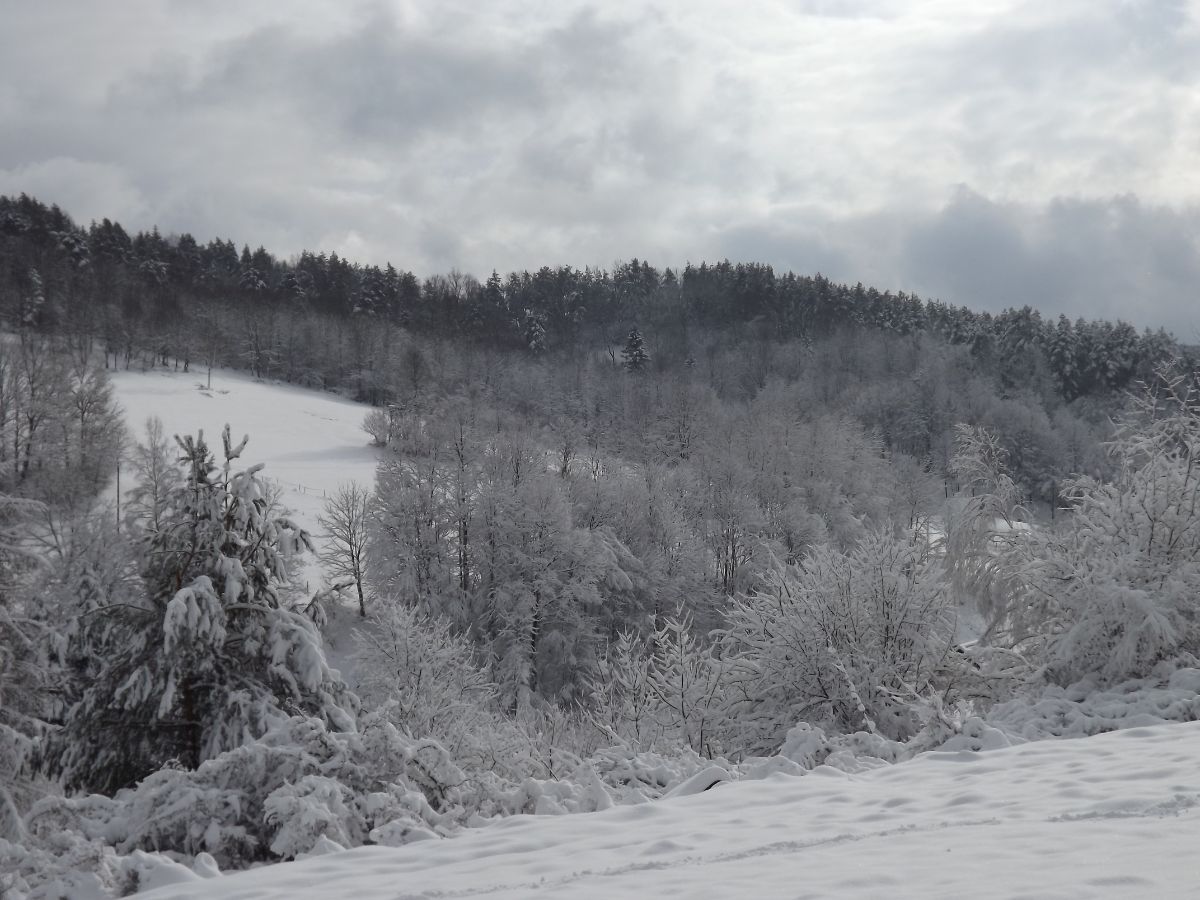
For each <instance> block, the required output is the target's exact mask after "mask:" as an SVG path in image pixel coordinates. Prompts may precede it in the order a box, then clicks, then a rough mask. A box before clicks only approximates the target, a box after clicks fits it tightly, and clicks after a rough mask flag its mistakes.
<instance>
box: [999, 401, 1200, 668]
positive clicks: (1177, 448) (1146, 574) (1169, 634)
mask: <svg viewBox="0 0 1200 900" xmlns="http://www.w3.org/2000/svg"><path fill="white" fill-rule="evenodd" d="M1165 387H1166V391H1167V393H1166V396H1165V397H1159V398H1157V399H1153V398H1148V399H1144V400H1143V401H1142V403H1141V405H1142V409H1141V411H1140V412H1141V416H1140V419H1139V420H1138V421H1136V422H1132V423H1130V424H1127V425H1126V426H1124V427H1123V428H1122V429H1121V431H1120V432H1119V434H1118V436H1117V438H1116V440H1115V441H1114V442H1113V443H1112V444H1111V446H1110V453H1111V457H1112V461H1113V462H1114V463H1115V466H1116V474H1115V476H1114V477H1113V478H1112V480H1111V481H1108V482H1101V481H1098V480H1096V479H1093V478H1090V477H1078V478H1075V479H1074V480H1072V481H1071V482H1069V483H1068V484H1067V485H1066V486H1065V487H1064V489H1063V496H1064V497H1066V498H1067V505H1068V515H1066V516H1062V517H1060V518H1059V519H1058V522H1057V527H1055V528H1053V529H1050V528H1041V529H1034V530H1032V531H1031V532H1028V533H1026V534H1024V535H1023V536H1022V537H1021V538H1020V539H1019V540H1015V541H1012V542H1009V544H1007V545H1006V546H1005V547H1004V550H1003V555H1002V557H1001V559H1000V564H1001V565H1002V566H1003V567H1004V569H1005V571H1006V572H1007V573H1008V575H1009V583H1010V585H1011V588H1012V589H1011V591H1010V594H1009V598H1008V599H1009V605H1008V607H1007V615H1008V621H1009V627H1010V633H1011V640H1013V641H1014V642H1016V641H1020V640H1021V639H1025V644H1026V645H1027V646H1029V647H1030V653H1031V655H1033V658H1034V661H1038V660H1040V661H1041V662H1042V663H1043V664H1044V666H1045V673H1046V675H1047V677H1048V678H1050V679H1051V680H1053V681H1056V682H1059V683H1064V684H1066V683H1071V682H1074V681H1077V680H1079V679H1081V678H1083V677H1085V676H1088V675H1094V676H1098V677H1100V678H1102V679H1104V680H1106V681H1115V680H1120V679H1123V678H1133V677H1142V676H1145V675H1146V674H1147V673H1148V672H1149V671H1150V669H1151V668H1153V666H1154V665H1155V664H1156V663H1159V662H1161V661H1163V660H1187V661H1189V664H1192V665H1194V664H1195V660H1196V658H1197V657H1200V604H1198V603H1197V597H1200V393H1198V392H1197V390H1196V388H1195V387H1190V388H1189V387H1188V386H1187V383H1186V382H1184V381H1183V380H1178V379H1177V380H1174V381H1173V382H1167V383H1166V385H1165Z"/></svg>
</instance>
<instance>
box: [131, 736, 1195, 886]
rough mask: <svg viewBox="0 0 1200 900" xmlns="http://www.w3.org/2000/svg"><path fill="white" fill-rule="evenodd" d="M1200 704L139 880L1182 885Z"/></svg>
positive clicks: (1187, 867)
mask: <svg viewBox="0 0 1200 900" xmlns="http://www.w3.org/2000/svg"><path fill="white" fill-rule="evenodd" d="M1197 759H1200V723H1188V724H1177V725H1164V726H1157V727H1154V728H1135V729H1128V730H1124V731H1118V732H1112V733H1109V734H1103V735H1099V736H1096V737H1091V738H1082V739H1077V740H1061V741H1040V742H1037V743H1032V744H1025V745H1021V746H1019V747H1011V748H1006V749H1002V750H993V751H988V752H984V753H970V752H966V751H963V752H934V753H928V754H925V755H923V756H921V757H919V758H917V759H914V760H912V761H910V762H906V763H901V764H899V765H895V766H886V767H883V768H879V769H875V770H873V771H869V772H865V773H860V774H856V775H852V774H846V773H844V772H841V771H837V770H835V769H831V768H829V767H826V766H821V767H819V768H817V769H815V770H814V771H813V772H812V773H811V774H810V775H808V776H805V777H796V776H786V775H773V776H771V777H769V778H767V779H765V780H762V781H743V782H738V783H733V784H726V785H721V786H718V787H716V788H715V789H713V790H711V791H708V792H706V793H702V794H698V795H695V796H690V797H680V798H678V799H668V800H663V801H659V802H656V803H650V804H643V805H640V806H631V807H619V808H614V809H610V810H606V811H603V812H598V813H589V814H581V815H574V816H568V817H561V818H559V817H555V818H551V817H536V816H516V817H513V818H511V819H507V820H504V821H501V822H498V823H496V824H493V825H489V826H487V827H485V828H481V829H479V830H477V831H469V832H467V833H465V834H463V835H461V836H459V837H456V838H452V839H447V840H442V841H423V842H419V843H416V844H412V845H409V846H407V847H403V848H398V849H389V848H382V847H362V848H359V849H356V850H348V851H342V852H333V853H329V854H327V855H324V856H320V857H316V858H312V859H308V860H304V861H300V862H294V863H284V864H280V865H275V866H268V867H264V868H261V869H256V870H252V871H248V872H242V873H238V874H234V875H229V876H221V877H217V878H215V879H212V880H207V879H206V880H200V879H199V878H198V876H197V880H194V881H191V882H190V883H186V884H177V885H173V886H170V887H165V888H161V889H159V890H157V891H153V892H150V893H147V894H143V895H142V896H145V897H147V898H148V900H149V898H151V897H153V898H157V900H166V898H189V900H210V898H211V900H216V898H227V900H239V898H240V900H269V898H275V897H278V898H300V897H313V898H318V897H319V898H327V897H337V896H341V897H354V898H356V900H376V898H378V900H384V898H387V900H398V898H403V897H414V898H415V897H467V896H476V895H483V894H486V895H489V896H494V897H513V898H516V897H528V896H532V895H535V894H536V895H537V896H560V897H567V896H569V897H596V898H606V897H618V896H619V897H633V896H659V897H664V896H678V897H689V898H690V897H735V896H743V897H749V896H753V897H755V898H771V897H791V898H796V897H839V898H851V897H864V898H866V897H873V898H878V897H883V896H892V897H946V898H963V897H971V898H977V900H978V898H988V897H1038V898H1067V897H1072V898H1075V897H1156V898H1163V897H1194V896H1196V892H1197V886H1198V885H1200V860H1198V859H1197V857H1196V854H1195V847H1196V842H1197V840H1198V839H1200V815H1198V813H1197V804H1200V776H1198V775H1197V769H1196V760H1197Z"/></svg>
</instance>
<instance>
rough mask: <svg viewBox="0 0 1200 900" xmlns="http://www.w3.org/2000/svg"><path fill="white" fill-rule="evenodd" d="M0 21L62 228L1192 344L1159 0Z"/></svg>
mask: <svg viewBox="0 0 1200 900" xmlns="http://www.w3.org/2000/svg"><path fill="white" fill-rule="evenodd" d="M5 23H6V28H5V30H4V32H3V33H0V114H2V115H3V121H4V122H5V126H6V127H5V128H3V129H0V191H5V192H14V191H21V190H25V191H29V192H31V193H35V194H37V195H38V196H40V197H42V198H43V199H45V200H47V201H50V202H57V203H59V204H60V205H62V206H63V207H64V208H65V209H67V210H68V211H70V212H71V213H72V214H74V215H75V216H77V217H78V218H80V219H83V220H84V221H86V220H87V219H89V218H93V217H98V216H109V217H114V218H119V219H121V220H122V221H123V222H125V223H126V224H127V225H128V226H130V227H133V228H138V227H149V226H150V225H152V224H158V225H159V226H160V227H161V228H163V229H164V230H166V231H183V230H188V231H191V232H193V233H195V234H196V235H197V236H198V237H200V238H202V239H203V238H207V237H210V236H214V235H221V236H228V237H231V238H232V239H234V240H235V241H236V242H238V243H243V242H246V243H251V244H258V243H262V244H264V245H266V246H268V247H269V248H270V249H272V250H275V251H276V252H279V253H281V254H284V255H287V254H291V253H296V252H298V251H299V250H300V249H302V248H315V247H320V248H322V249H332V250H336V251H337V252H339V253H345V254H347V255H350V256H352V257H354V258H359V259H363V260H364V261H378V262H383V261H385V260H391V261H393V262H395V263H396V264H397V265H400V266H404V267H408V268H412V269H414V270H415V271H417V272H419V273H421V274H429V273H432V272H436V271H444V270H446V269H449V268H451V267H457V268H460V269H462V270H465V271H472V272H475V273H477V274H478V273H486V272H489V271H490V270H491V269H492V268H497V269H500V270H505V269H510V268H530V267H537V266H540V265H543V264H556V263H569V264H573V265H609V264H611V263H612V262H613V261H614V260H616V259H619V258H627V257H629V256H634V255H636V256H639V257H642V258H650V259H652V260H656V261H658V262H659V263H660V264H662V265H668V264H669V265H678V264H680V263H682V262H684V261H686V260H689V259H690V260H694V261H698V260H700V259H702V258H715V257H724V256H729V257H730V258H737V259H748V260H749V259H753V260H760V261H766V262H771V263H772V264H774V265H776V266H778V267H781V268H788V267H790V268H794V269H796V270H798V271H814V270H818V269H819V270H821V271H823V272H825V273H826V274H828V275H830V276H832V277H836V278H844V279H849V280H852V281H853V280H858V279H860V278H861V279H862V280H863V281H864V282H871V283H876V284H878V285H880V286H881V287H891V288H893V289H899V288H903V289H915V290H919V291H920V292H921V293H923V294H930V295H936V296H941V297H943V298H944V299H946V300H948V301H953V302H956V303H968V304H975V305H981V306H988V307H990V308H996V307H997V306H1000V305H1011V304H1014V303H1017V304H1020V303H1024V302H1029V303H1032V304H1034V305H1039V306H1042V307H1044V308H1045V309H1046V311H1047V312H1049V313H1051V314H1056V313H1057V312H1058V311H1059V310H1062V311H1065V312H1067V313H1068V314H1070V315H1072V316H1075V315H1107V316H1123V317H1125V318H1128V319H1131V320H1133V321H1135V322H1136V323H1137V324H1139V325H1141V324H1147V325H1154V324H1157V323H1159V322H1161V323H1163V324H1168V325H1170V326H1171V327H1173V328H1175V329H1176V330H1178V331H1180V332H1182V333H1184V334H1191V333H1192V332H1194V331H1196V330H1197V329H1200V315H1198V314H1197V313H1195V312H1193V310H1192V307H1193V305H1194V304H1193V298H1192V294H1191V289H1190V285H1191V284H1194V283H1196V275H1197V274H1198V271H1197V269H1198V263H1197V246H1196V244H1197V235H1198V231H1197V226H1198V224H1200V223H1198V219H1197V214H1196V211H1195V210H1196V208H1197V204H1198V203H1200V170H1197V168H1196V167H1195V165H1194V149H1195V147H1196V146H1197V145H1200V119H1198V118H1197V117H1196V116H1195V114H1194V110H1195V100H1194V86H1195V84H1196V83H1197V81H1198V80H1200V22H1198V20H1197V13H1196V10H1195V8H1194V5H1192V4H1189V3H1186V2H1184V0H1125V2H1122V3H1121V4H1118V5H1117V6H1116V7H1115V8H1112V9H1110V8H1108V7H1106V6H1105V5H1097V4H1094V3H1092V2H1090V0H1061V2H1056V3H1053V4H1047V3H1044V2H1033V0H985V2H980V3H971V4H963V3H961V2H960V0H918V2H913V0H804V2H783V0H775V2H770V0H769V2H766V3H764V4H762V5H761V6H760V7H758V8H756V12H755V14H754V15H747V14H745V12H744V11H743V9H742V8H741V7H740V6H739V5H737V4H733V3H732V2H730V0H691V2H687V3H684V2H682V0H680V2H665V3H656V4H653V5H650V4H645V5H642V4H636V5H624V4H622V5H616V6H599V5H589V4H587V3H584V2H574V0H522V2H518V0H498V2H496V3H489V4H478V3H474V2H470V0H441V2H433V0H390V2H383V0H372V2H361V3H342V2H333V0H296V2H292V3H287V4H284V3H261V4H252V5H250V6H245V5H243V4H235V3H233V2H232V0H220V2H217V3H213V4H205V5H204V7H203V9H201V8H199V7H197V6H195V5H192V4H185V3H181V2H177V0H158V2H156V0H133V2H130V3H127V4H120V5H117V6H112V5H105V6H104V7H103V8H101V7H99V6H98V5H96V4H91V3H85V2H83V0H78V2H74V3H68V2H64V3H60V4H54V9H53V11H52V12H51V11H48V9H43V8H42V7H38V6H36V5H26V6H24V7H22V8H20V9H12V10H9V11H8V12H7V13H6V16H5ZM64 23H70V24H69V25H65V24H64Z"/></svg>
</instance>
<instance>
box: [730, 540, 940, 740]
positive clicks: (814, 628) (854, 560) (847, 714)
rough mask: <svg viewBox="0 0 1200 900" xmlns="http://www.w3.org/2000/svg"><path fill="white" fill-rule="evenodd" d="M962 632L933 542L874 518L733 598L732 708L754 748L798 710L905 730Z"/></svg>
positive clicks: (820, 719) (889, 731) (823, 722)
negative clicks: (849, 544) (877, 524)
mask: <svg viewBox="0 0 1200 900" xmlns="http://www.w3.org/2000/svg"><path fill="white" fill-rule="evenodd" d="M954 641H955V638H954V615H953V607H952V605H951V601H950V599H949V596H948V592H947V586H946V581H945V579H944V578H943V577H942V573H941V567H940V564H939V562H938V560H937V558H936V557H935V556H933V555H932V554H931V553H930V550H929V548H928V546H927V545H926V543H925V542H924V541H919V540H913V539H912V538H911V536H910V537H905V538H901V537H897V536H896V535H895V534H893V533H892V532H890V531H886V530H881V529H873V530H871V531H869V532H868V533H867V534H866V535H865V536H864V537H863V538H862V539H861V540H860V541H859V542H858V543H857V544H856V545H855V546H854V547H853V548H851V549H850V550H848V551H839V550H837V549H834V548H832V547H829V546H821V547H817V548H815V549H814V550H813V551H812V552H811V553H810V554H809V555H808V556H807V557H806V558H805V559H804V560H803V562H802V563H801V564H800V565H798V566H779V567H777V568H776V569H775V571H774V572H772V573H770V574H769V575H768V576H767V577H766V580H765V584H764V585H763V586H762V587H760V588H759V589H757V590H755V591H753V592H751V593H750V594H748V595H746V596H744V597H738V598H735V599H734V600H733V601H732V608H731V609H730V611H729V625H728V627H727V629H726V630H725V632H724V634H723V636H722V650H723V656H724V659H725V662H726V664H727V666H728V667H729V672H728V675H727V677H726V682H727V683H726V689H727V691H728V692H729V693H728V696H729V700H728V702H729V715H730V716H731V717H733V718H735V719H736V720H737V721H738V723H739V726H740V727H741V728H743V729H744V730H745V739H746V740H747V743H748V748H747V749H749V750H751V751H755V752H763V751H771V750H773V749H776V748H777V747H778V746H779V743H780V742H781V741H782V740H783V736H784V734H785V733H786V732H787V730H788V729H789V728H790V727H791V726H793V725H795V724H796V723H797V722H801V721H806V722H810V723H813V724H816V725H820V726H822V727H832V728H833V729H835V730H837V731H844V732H850V731H869V732H875V733H878V734H880V735H882V736H884V737H887V738H891V739H893V740H897V739H899V740H904V739H907V738H909V737H912V736H913V735H914V734H915V733H916V732H917V731H918V730H919V728H920V725H921V717H920V715H919V712H918V709H917V707H919V706H920V705H921V702H922V701H921V699H920V698H921V697H922V696H927V695H929V694H930V693H931V692H933V691H936V690H939V688H940V687H941V684H942V683H941V680H940V678H939V676H940V675H941V674H942V673H943V671H944V670H945V668H946V667H947V666H949V665H952V664H953V659H954V658H955V657H956V656H957V654H954V653H953V652H952V649H953V647H954Z"/></svg>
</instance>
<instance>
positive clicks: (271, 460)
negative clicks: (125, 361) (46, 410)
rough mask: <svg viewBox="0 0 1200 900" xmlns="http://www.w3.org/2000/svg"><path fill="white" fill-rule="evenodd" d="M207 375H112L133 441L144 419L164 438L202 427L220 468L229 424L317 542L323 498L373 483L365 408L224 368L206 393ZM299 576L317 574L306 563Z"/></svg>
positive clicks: (248, 457)
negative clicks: (343, 487) (154, 420)
mask: <svg viewBox="0 0 1200 900" xmlns="http://www.w3.org/2000/svg"><path fill="white" fill-rule="evenodd" d="M206 376H207V373H206V371H205V370H204V369H196V370H193V371H192V372H190V373H188V374H184V373H182V372H176V371H174V370H168V369H155V370H152V371H150V372H144V373H143V372H137V371H129V372H124V371H117V372H114V373H112V382H113V385H114V387H115V389H116V393H117V401H118V402H119V403H120V405H121V407H122V408H123V409H124V410H125V421H126V423H127V425H128V426H129V430H130V432H131V433H132V434H133V437H134V439H135V440H144V439H145V428H144V423H145V421H146V419H147V418H149V417H150V416H158V417H159V418H160V419H162V422H163V426H164V430H165V432H166V434H167V435H173V434H195V432H196V431H197V430H198V429H201V428H202V429H204V436H205V438H206V439H207V440H208V442H209V446H210V447H211V448H212V449H213V452H214V453H215V455H216V456H217V458H218V462H220V455H221V430H222V429H223V428H224V427H225V425H226V423H228V424H229V426H230V427H231V429H232V432H233V439H234V441H239V440H241V439H242V437H243V436H245V435H249V436H250V442H249V443H248V444H247V445H246V449H245V451H244V452H243V454H242V462H243V463H244V464H245V465H247V466H249V465H253V464H255V463H260V462H261V463H266V468H265V469H264V471H263V474H264V475H265V476H266V477H268V478H270V479H272V480H274V481H275V482H277V483H278V484H279V485H280V486H281V487H282V488H283V502H284V503H285V504H286V505H287V506H288V508H289V509H291V510H292V511H293V512H294V513H295V515H296V518H297V519H298V520H299V521H300V523H301V524H303V525H304V526H305V527H307V528H308V529H309V530H310V531H311V532H313V534H314V537H315V538H317V540H318V543H319V538H320V527H319V526H318V524H317V517H318V516H319V515H320V514H321V509H322V506H323V504H324V495H325V494H326V493H330V492H332V491H333V490H334V489H335V488H336V487H337V485H338V484H339V483H340V482H344V481H357V482H360V483H362V484H364V485H367V486H368V487H373V486H374V484H375V464H376V462H377V460H378V453H377V451H376V449H375V448H373V447H372V446H371V444H370V440H371V439H370V437H369V436H368V435H367V433H366V432H365V431H363V430H362V427H361V426H362V420H363V417H364V416H365V415H366V414H367V412H368V411H369V410H370V407H369V406H365V405H363V404H361V403H353V402H351V401H349V400H346V399H344V398H341V397H338V396H336V395H334V394H329V393H324V392H321V391H313V390H306V389H304V388H299V387H294V386H292V385H282V384H272V383H266V382H262V381H258V380H256V379H254V378H253V377H251V376H249V375H246V374H244V373H239V372H232V371H228V370H224V369H214V370H213V376H212V389H211V390H209V389H206V387H205V385H206V382H207V377H206ZM305 572H306V574H310V573H315V568H314V566H313V565H312V560H309V565H308V566H307V567H306V570H305ZM314 577H315V574H314Z"/></svg>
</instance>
